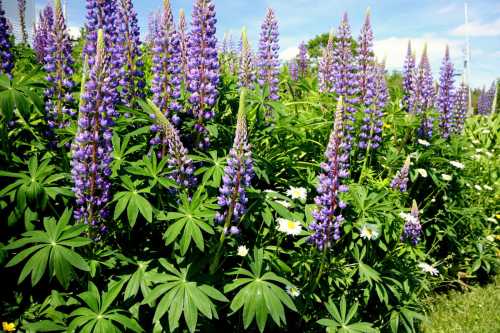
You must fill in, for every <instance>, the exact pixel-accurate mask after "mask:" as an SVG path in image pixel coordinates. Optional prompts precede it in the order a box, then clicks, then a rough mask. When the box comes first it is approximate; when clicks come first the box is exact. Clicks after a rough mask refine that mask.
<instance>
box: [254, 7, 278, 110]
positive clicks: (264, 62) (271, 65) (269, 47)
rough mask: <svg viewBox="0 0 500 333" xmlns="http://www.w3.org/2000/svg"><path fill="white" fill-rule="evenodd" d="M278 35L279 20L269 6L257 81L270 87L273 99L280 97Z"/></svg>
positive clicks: (263, 31)
mask: <svg viewBox="0 0 500 333" xmlns="http://www.w3.org/2000/svg"><path fill="white" fill-rule="evenodd" d="M278 37H279V32H278V21H277V20H276V15H275V14H274V11H273V10H272V9H271V8H269V9H268V10H267V13H266V17H265V18H264V22H263V23H262V26H261V31H260V39H259V52H258V63H257V67H258V68H259V71H258V77H257V82H258V83H259V85H260V86H261V87H262V88H263V87H265V86H267V87H268V89H269V99H270V100H271V101H277V100H279V98H280V97H279V95H278V90H279V87H278V83H279V73H280V70H279V66H280V61H279V59H278V52H279V44H278V42H279V40H278ZM268 116H269V115H268Z"/></svg>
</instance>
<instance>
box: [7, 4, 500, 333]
mask: <svg viewBox="0 0 500 333" xmlns="http://www.w3.org/2000/svg"><path fill="white" fill-rule="evenodd" d="M19 3H21V2H19ZM86 4H87V6H86V10H87V13H86V15H85V24H84V31H83V32H84V33H83V34H82V36H81V37H80V38H79V39H77V40H72V39H71V38H70V35H69V32H68V28H67V26H66V24H67V22H66V21H65V17H64V15H63V11H62V8H61V3H60V1H59V0H56V1H55V2H54V3H53V4H52V3H51V4H50V5H47V6H46V7H44V9H43V11H42V13H41V14H40V20H39V22H38V24H37V26H36V29H35V37H34V40H33V45H32V47H33V49H30V47H29V45H27V44H26V45H25V44H24V43H18V44H19V45H14V38H13V37H12V36H11V31H10V30H9V29H8V24H7V20H6V18H5V13H4V12H3V10H2V9H1V8H2V7H1V5H2V2H1V0H0V60H1V62H0V65H1V67H0V137H1V138H2V140H0V209H1V211H2V216H3V219H2V222H4V223H3V224H2V233H0V274H1V275H2V277H3V279H2V282H3V284H4V285H3V288H4V289H3V294H2V300H1V302H0V321H2V329H3V330H4V331H7V332H11V331H14V330H18V331H23V332H24V331H25V332H49V331H51V332H96V333H97V332H214V331H221V332H244V331H252V332H257V331H259V332H285V331H286V332H323V331H324V330H325V328H326V330H327V331H328V332H394V333H397V332H417V331H418V330H419V329H420V328H421V327H422V323H423V322H424V321H425V312H426V310H427V307H426V302H425V301H424V300H425V299H426V298H428V296H432V295H434V293H435V292H441V291H446V290H450V289H458V288H462V287H468V286H469V285H472V284H475V283H484V282H487V281H489V280H490V279H491V278H492V276H493V275H494V274H496V273H497V272H498V264H499V260H498V258H499V256H500V249H499V245H500V228H499V226H498V221H499V220H500V211H499V210H498V198H499V197H500V183H499V180H498V170H499V169H500V165H499V163H500V162H499V161H498V159H497V158H495V157H496V156H498V154H499V153H500V147H499V142H500V136H499V135H500V134H499V133H500V132H499V129H500V118H499V117H498V110H497V109H495V108H496V106H497V105H498V104H497V102H496V100H497V99H498V98H497V95H498V92H497V85H498V83H497V82H495V83H493V85H492V86H491V88H489V89H488V90H486V88H483V89H482V90H473V89H470V87H469V86H467V85H466V83H465V81H464V80H463V79H458V78H456V77H455V70H454V68H453V63H452V61H451V59H452V58H451V56H450V54H449V50H448V49H446V50H443V51H445V57H444V59H443V63H442V67H441V73H440V76H439V82H438V83H437V85H436V83H435V82H434V79H433V73H432V70H431V68H432V67H431V64H430V61H429V58H428V55H427V54H428V53H427V52H428V51H427V47H424V49H423V52H422V54H421V56H420V58H419V62H418V64H417V57H416V54H415V53H414V52H413V50H412V49H411V46H409V47H408V53H407V55H406V60H405V63H404V68H403V69H402V73H400V72H394V73H391V74H389V73H387V71H386V68H385V61H384V60H382V61H381V59H378V58H376V53H375V52H374V47H373V45H374V41H375V40H374V38H375V37H374V34H373V30H372V25H371V17H370V13H369V12H368V13H367V15H366V17H365V20H364V22H363V24H362V27H361V30H360V33H359V36H352V32H351V31H352V30H351V26H350V24H349V21H348V17H347V13H346V14H344V15H343V17H342V18H341V19H340V26H339V28H338V30H337V32H336V33H335V34H334V32H333V31H332V32H331V33H330V34H328V33H326V34H322V35H320V36H319V37H317V38H315V39H314V40H312V41H310V42H305V41H304V42H301V43H300V44H299V45H298V53H297V56H295V57H293V59H291V60H290V61H287V62H281V61H280V59H279V40H278V39H279V32H278V17H277V16H276V14H275V12H274V10H273V9H271V8H269V9H267V12H266V14H265V17H264V19H263V23H262V25H261V29H260V32H259V31H247V30H246V29H245V28H243V30H242V34H241V39H240V43H239V47H238V46H235V45H233V42H232V40H231V36H230V34H226V37H225V38H224V39H223V40H222V42H221V43H218V42H217V38H216V28H217V19H216V9H215V5H214V2H213V1H211V0H194V1H193V11H192V19H191V22H190V24H189V22H187V20H186V17H185V14H184V11H183V10H180V12H179V15H178V17H176V14H175V13H173V12H172V8H171V3H170V1H169V0H165V1H164V2H163V5H162V7H161V10H159V11H157V12H155V13H154V14H152V15H151V16H150V25H149V33H148V34H147V37H146V38H144V39H142V38H141V31H140V25H139V24H138V20H137V13H136V11H135V10H134V5H133V1H132V0H86ZM136 4H137V3H136ZM174 5H175V4H174ZM252 37H253V38H255V40H257V38H258V39H259V44H258V47H257V48H255V52H254V51H253V50H252V47H251V45H250V42H249V41H250V40H253V39H252ZM440 51H441V50H440ZM457 72H458V69H457ZM456 82H458V83H456ZM470 101H474V106H473V109H469V102H470ZM476 101H477V103H476Z"/></svg>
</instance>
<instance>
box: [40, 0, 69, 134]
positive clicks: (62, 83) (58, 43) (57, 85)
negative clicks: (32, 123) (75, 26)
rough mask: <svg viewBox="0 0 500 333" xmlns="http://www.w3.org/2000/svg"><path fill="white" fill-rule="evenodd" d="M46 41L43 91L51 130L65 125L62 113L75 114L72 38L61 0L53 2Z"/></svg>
mask: <svg viewBox="0 0 500 333" xmlns="http://www.w3.org/2000/svg"><path fill="white" fill-rule="evenodd" d="M46 42H47V46H46V48H45V53H46V56H45V59H44V61H45V66H44V68H45V70H46V71H47V73H48V75H47V81H48V82H49V86H48V88H47V89H46V90H45V98H46V102H45V110H46V112H47V116H48V124H49V128H50V129H51V130H52V129H53V128H55V127H64V126H66V125H67V122H66V121H65V120H64V115H68V116H70V117H73V116H74V115H76V111H75V110H74V107H75V106H74V103H75V101H74V98H73V96H72V94H71V91H72V89H73V86H74V82H73V79H72V76H73V68H72V66H73V59H72V55H71V51H72V50H71V40H70V37H69V33H68V30H67V28H66V22H65V19H64V15H63V11H62V7H61V1H60V0H56V1H55V3H54V24H53V29H52V30H51V31H50V32H49V34H48V35H47V41H46Z"/></svg>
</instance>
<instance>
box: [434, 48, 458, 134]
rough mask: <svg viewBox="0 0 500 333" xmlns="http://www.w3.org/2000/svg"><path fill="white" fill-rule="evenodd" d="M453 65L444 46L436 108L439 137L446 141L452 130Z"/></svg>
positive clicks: (447, 49) (453, 100)
mask: <svg viewBox="0 0 500 333" xmlns="http://www.w3.org/2000/svg"><path fill="white" fill-rule="evenodd" d="M453 75H454V70H453V63H452V62H451V60H450V50H449V48H448V46H446V51H445V54H444V58H443V62H442V65H441V73H440V77H439V89H438V97H437V107H438V111H439V128H440V129H441V136H442V137H443V138H445V139H447V138H448V137H449V136H450V134H451V130H452V118H453V105H454V104H455V90H454V87H453V83H454V78H453Z"/></svg>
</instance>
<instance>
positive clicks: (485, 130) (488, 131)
mask: <svg viewBox="0 0 500 333" xmlns="http://www.w3.org/2000/svg"><path fill="white" fill-rule="evenodd" d="M481 133H483V134H490V130H489V129H484V130H482V131H481Z"/></svg>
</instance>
